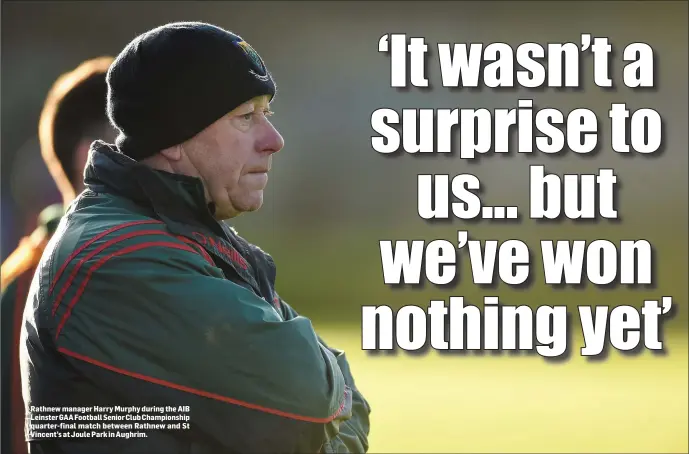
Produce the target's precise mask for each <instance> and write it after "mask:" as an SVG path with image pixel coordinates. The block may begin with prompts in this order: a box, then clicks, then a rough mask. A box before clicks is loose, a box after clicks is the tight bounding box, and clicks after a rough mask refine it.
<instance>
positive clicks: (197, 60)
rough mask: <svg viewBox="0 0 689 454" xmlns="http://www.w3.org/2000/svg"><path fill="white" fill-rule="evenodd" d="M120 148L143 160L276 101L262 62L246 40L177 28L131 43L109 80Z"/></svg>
mask: <svg viewBox="0 0 689 454" xmlns="http://www.w3.org/2000/svg"><path fill="white" fill-rule="evenodd" d="M107 82H108V117H109V118H110V121H111V122H112V124H113V125H114V126H115V127H116V128H117V129H118V130H119V132H120V134H119V136H118V137H117V140H116V145H117V148H118V149H119V150H120V152H122V153H123V154H125V155H127V156H129V157H131V158H133V159H136V160H139V159H143V158H146V157H149V156H152V155H154V154H155V153H157V152H159V151H160V150H163V149H165V148H168V147H171V146H174V145H177V144H180V143H182V142H184V141H186V140H188V139H190V138H192V137H194V136H195V135H196V134H198V133H199V132H201V131H203V130H204V129H205V128H207V127H208V126H210V125H211V124H213V123H214V122H215V121H217V120H218V119H219V118H221V117H222V116H223V115H226V114H227V113H229V112H230V111H232V110H233V109H235V108H236V107H238V106H240V105H241V104H243V103H245V102H247V101H249V100H250V99H252V98H254V97H256V96H261V95H269V96H270V98H271V99H272V98H273V96H275V83H274V81H273V78H272V76H271V74H270V73H269V72H268V70H267V68H266V66H265V64H264V63H263V60H262V59H261V57H260V56H259V55H258V53H256V51H255V50H254V49H253V48H252V47H251V46H250V45H249V44H248V43H247V42H246V41H244V40H243V39H242V38H241V37H239V36H237V35H236V34H233V33H231V32H229V31H227V30H224V29H222V28H220V27H217V26H214V25H210V24H206V23H202V22H177V23H171V24H167V25H163V26H161V27H157V28H154V29H153V30H150V31H148V32H146V33H144V34H142V35H140V36H138V37H136V38H134V40H132V41H131V42H130V43H129V44H128V45H127V46H126V47H125V48H124V49H123V50H122V52H121V53H120V54H119V55H118V56H117V57H116V58H115V61H114V62H113V63H112V65H111V66H110V69H109V70H108V74H107Z"/></svg>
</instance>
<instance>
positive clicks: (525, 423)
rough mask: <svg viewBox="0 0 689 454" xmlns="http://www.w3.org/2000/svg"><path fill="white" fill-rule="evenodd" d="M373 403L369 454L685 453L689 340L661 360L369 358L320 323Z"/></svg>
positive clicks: (352, 339)
mask: <svg viewBox="0 0 689 454" xmlns="http://www.w3.org/2000/svg"><path fill="white" fill-rule="evenodd" d="M317 329H318V330H319V332H320V333H321V335H322V336H323V337H324V339H326V341H327V342H328V343H330V344H332V345H333V346H336V347H338V348H342V349H344V350H345V351H346V353H347V357H348V358H349V361H350V364H351V366H352V371H353V373H354V375H355V379H356V381H357V385H358V386H359V388H360V389H361V391H362V393H364V395H365V396H366V398H367V399H368V400H369V402H370V404H371V407H372V413H371V434H370V439H369V441H370V451H369V452H372V453H392V452H399V453H401V452H414V453H420V452H426V453H431V452H433V453H440V452H454V453H457V452H532V453H533V452H684V453H686V452H688V450H689V445H688V440H687V438H688V429H687V428H688V427H689V421H688V418H687V415H688V413H689V407H688V403H687V402H688V395H687V388H688V384H689V376H688V373H687V368H688V360H687V359H688V356H687V354H688V351H687V336H686V333H685V332H682V331H676V332H671V333H668V334H667V339H666V342H667V343H666V346H667V347H668V349H669V350H668V355H667V356H654V355H651V354H650V353H644V354H641V355H639V356H637V357H627V356H622V355H620V354H618V353H616V352H614V351H613V352H611V353H610V356H609V358H608V359H607V360H605V361H601V362H589V361H587V360H586V359H583V358H581V357H580V356H578V349H577V348H578V347H579V346H581V345H582V343H581V339H577V338H576V337H575V338H574V342H575V344H574V346H575V348H574V349H573V350H572V357H571V359H570V360H569V361H567V362H562V363H549V362H547V361H545V360H544V359H543V358H540V357H538V356H528V357H527V356H521V357H506V356H482V357H480V356H471V355H464V356H441V355H438V354H437V353H435V352H431V353H429V354H427V355H426V356H408V355H407V354H405V353H404V352H402V353H400V354H398V355H397V356H386V355H377V356H369V355H368V353H367V352H364V351H362V350H361V340H360V339H361V336H360V332H359V331H358V328H357V327H356V326H354V327H333V326H327V325H325V326H324V327H317Z"/></svg>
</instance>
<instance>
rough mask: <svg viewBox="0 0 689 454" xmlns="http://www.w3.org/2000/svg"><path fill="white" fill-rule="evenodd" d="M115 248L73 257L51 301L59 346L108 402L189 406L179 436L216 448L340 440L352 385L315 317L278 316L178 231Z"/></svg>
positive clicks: (291, 446) (309, 445)
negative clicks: (109, 395)
mask: <svg viewBox="0 0 689 454" xmlns="http://www.w3.org/2000/svg"><path fill="white" fill-rule="evenodd" d="M117 246H118V248H117V250H107V251H105V252H107V254H105V252H104V253H102V254H99V255H98V256H96V257H93V258H87V259H82V260H79V257H77V258H76V259H74V260H73V261H72V263H71V264H70V266H68V267H67V268H66V271H65V272H64V273H63V276H75V278H74V279H73V280H72V282H71V283H70V282H69V278H68V277H63V278H61V279H60V280H59V282H57V285H55V291H54V292H53V293H52V294H51V297H50V306H54V305H56V307H57V310H56V312H55V314H54V318H55V323H54V326H55V330H54V337H55V339H56V345H57V349H58V351H59V352H60V353H61V354H62V355H63V356H64V358H65V359H66V360H67V361H69V362H70V363H71V364H72V365H73V366H74V368H76V370H78V372H79V375H80V376H81V377H82V379H83V380H86V381H88V382H91V383H96V384H97V386H98V387H99V388H100V389H102V390H107V392H108V393H112V396H113V401H114V402H115V403H114V404H112V405H122V406H128V405H132V406H162V407H164V406H185V405H188V406H189V407H190V413H189V417H190V421H189V423H190V425H191V429H190V430H188V431H186V432H181V433H180V434H179V435H178V436H180V437H188V438H189V440H190V443H194V442H200V441H199V440H203V443H204V444H206V445H208V443H212V444H213V446H215V449H213V451H214V452H218V451H222V452H225V451H231V452H272V453H277V452H317V451H319V450H320V449H322V447H323V446H324V444H326V443H327V442H328V441H329V440H332V439H335V437H336V436H337V435H338V433H339V430H340V428H341V427H342V426H341V424H342V422H343V421H346V420H348V419H349V418H350V417H351V415H352V403H353V400H352V399H353V392H352V390H351V389H350V388H349V387H348V386H347V385H346V383H345V381H346V380H345V376H344V374H343V372H342V370H341V368H340V367H339V365H338V357H337V356H336V355H335V354H333V353H332V352H331V350H329V349H327V348H326V347H325V346H323V345H322V344H320V343H319V340H318V337H317V335H316V334H315V332H314V330H313V327H312V325H311V322H310V321H309V320H308V319H306V318H303V317H296V318H293V319H291V320H283V318H282V317H281V316H280V314H279V313H278V312H277V310H276V309H275V308H274V306H273V305H272V304H270V303H269V302H267V301H265V300H264V299H262V298H260V297H258V296H257V295H256V294H254V293H253V292H252V291H250V290H247V289H245V288H243V287H242V286H240V285H237V284H235V283H233V282H231V281H228V280H226V279H224V277H223V275H222V272H221V270H220V269H218V268H216V267H215V266H213V265H212V263H209V262H208V261H207V259H204V256H202V255H200V254H199V253H198V252H197V251H196V250H194V249H192V248H191V247H189V246H188V245H187V244H185V243H183V242H182V241H178V240H177V239H175V238H169V237H168V238H164V239H163V240H157V239H151V238H150V237H149V238H146V241H143V240H137V239H132V240H126V241H122V242H121V243H118V245H117ZM113 248H114V246H113ZM79 263H81V265H82V266H81V267H80V268H78V266H79V265H77V264H79ZM63 287H64V288H66V290H64V291H63V290H61V289H62V288H63ZM60 293H62V294H63V297H62V298H61V299H60V301H56V295H59V294H60ZM357 405H358V404H357ZM348 430H349V429H348Z"/></svg>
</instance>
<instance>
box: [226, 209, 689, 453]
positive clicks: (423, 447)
mask: <svg viewBox="0 0 689 454" xmlns="http://www.w3.org/2000/svg"><path fill="white" fill-rule="evenodd" d="M678 206H680V205H679V203H666V204H661V203H658V204H656V208H655V210H656V211H652V210H650V209H649V210H648V211H647V212H644V213H643V216H641V215H639V216H637V217H636V218H635V219H631V220H629V221H628V222H627V223H625V224H623V225H615V224H608V223H600V224H581V225H572V224H567V223H564V224H536V223H534V222H524V223H521V224H515V225H511V226H509V228H506V227H505V226H492V225H481V226H471V225H465V224H461V223H452V224H443V225H435V226H429V225H428V224H426V223H424V222H422V221H418V220H416V221H408V222H405V223H404V224H401V225H399V226H393V225H389V224H388V225H375V224H374V223H367V225H366V229H363V228H361V227H359V226H357V228H354V227H352V226H351V225H350V226H348V225H343V226H337V225H327V228H325V227H324V226H323V225H321V224H318V223H314V224H313V225H308V226H303V223H302V224H300V226H299V228H298V229H297V228H290V226H282V225H279V226H276V225H275V224H272V223H270V222H266V223H265V224H264V225H263V227H262V228H258V227H256V225H259V224H254V225H251V227H250V228H247V229H246V230H244V229H242V227H241V226H240V228H239V232H240V234H245V235H246V236H247V237H248V239H249V240H250V241H253V242H255V243H256V244H259V245H261V247H263V248H265V249H266V250H267V251H269V252H270V253H271V254H272V255H273V257H274V258H275V261H276V263H277V264H278V273H277V289H278V292H280V294H281V296H282V297H283V298H285V299H286V300H287V302H289V303H290V304H292V305H293V306H294V307H295V309H296V310H297V311H299V312H300V313H301V314H303V315H305V316H307V317H309V318H310V319H311V320H312V321H313V322H314V326H315V327H316V329H317V330H318V332H319V334H320V335H321V336H322V337H323V338H324V339H325V340H326V341H327V342H328V343H329V344H331V345H332V346H334V347H338V348H341V349H344V350H345V351H346V352H347V356H348V358H349V361H350V363H351V366H352V371H353V373H354V376H355V378H356V381H357V385H358V386H359V387H360V389H361V391H362V392H363V393H364V395H365V396H366V398H367V399H368V400H369V402H370V403H371V406H372V413H371V425H372V427H371V434H370V439H369V441H370V452H372V453H401V452H413V453H421V452H424V453H441V452H454V453H457V452H473V453H476V452H530V453H534V452H551V453H552V452H570V453H580V452H597V453H600V452H617V453H620V452H636V453H638V452H656V453H658V452H683V453H687V452H689V441H688V427H689V420H688V413H689V404H688V399H689V393H688V387H689V373H688V368H689V358H688V354H689V351H688V349H687V324H688V321H689V320H688V317H687V315H688V311H687V294H688V288H687V276H688V272H687V250H688V244H687V240H688V237H687V217H686V213H685V212H684V211H682V210H683V209H682V210H680V209H678V208H677V207H678ZM682 206H684V205H682ZM672 212H674V213H675V214H674V215H672ZM267 219H270V218H269V217H267ZM668 219H674V220H673V221H672V222H668V221H666V220H668ZM659 220H662V221H659ZM462 229H468V230H469V231H470V233H471V235H472V237H473V238H475V239H499V240H505V239H511V238H519V239H521V240H523V241H524V242H526V243H527V244H528V245H529V246H530V248H531V250H532V251H533V252H534V261H533V269H532V271H533V273H534V283H533V285H532V286H531V287H530V288H528V289H522V290H518V289H514V288H510V287H509V286H507V285H504V284H498V285H497V286H496V287H495V288H494V289H491V290H487V289H481V288H479V287H477V286H475V285H473V284H472V282H471V276H470V267H469V263H468V260H467V258H466V254H465V255H464V256H463V260H462V263H461V264H460V268H459V269H460V274H461V280H460V282H459V283H458V285H457V286H456V287H453V288H450V289H439V288H436V287H434V286H433V285H426V286H425V288H423V289H411V288H406V289H392V288H390V287H388V286H386V285H385V284H384V283H383V279H382V267H381V261H380V254H379V250H378V240H380V239H425V240H431V239H437V238H443V239H449V240H450V241H452V239H453V238H456V235H457V230H462ZM598 238H605V239H608V240H610V241H614V242H618V241H620V240H622V239H640V238H643V239H647V240H649V241H651V242H652V244H653V246H654V250H655V269H654V271H655V279H654V284H655V285H654V286H650V287H640V288H629V287H624V286H621V287H617V288H608V289H602V288H596V287H595V286H593V285H587V286H585V288H579V289H574V288H571V287H569V288H565V289H554V288H552V287H551V286H547V285H544V284H543V266H542V262H541V260H540V257H539V256H540V254H539V253H538V251H539V241H540V240H544V239H549V240H560V239H569V240H575V239H583V240H589V241H590V240H593V239H598ZM488 295H497V296H499V297H500V301H501V302H502V303H503V304H508V305H522V304H526V305H529V306H531V307H533V308H535V307H538V306H540V305H544V304H548V305H552V304H557V305H566V306H567V307H568V309H569V311H570V313H571V314H572V315H573V324H572V327H571V328H572V333H573V338H572V340H571V342H572V345H571V347H572V348H571V353H572V354H571V357H570V359H569V360H567V361H564V362H560V363H551V362H548V361H546V360H545V359H543V358H541V357H539V356H518V357H514V356H492V355H487V356H475V355H448V356H442V355H439V354H438V353H435V352H430V353H428V354H426V355H424V356H411V355H408V354H407V353H404V352H400V353H398V354H397V355H396V356H389V355H375V356H371V355H369V354H368V353H367V352H363V351H362V350H361V332H360V326H361V324H360V323H361V320H360V318H361V309H360V307H361V305H363V304H373V305H383V304H385V305H389V306H390V307H392V308H393V309H398V308H400V307H402V306H404V305H408V304H414V305H419V306H422V307H425V306H427V305H428V302H429V300H430V299H435V298H438V299H443V300H445V301H447V298H448V297H449V296H464V297H466V298H467V300H468V302H469V304H473V305H478V306H479V307H481V306H482V298H483V297H484V296H488ZM668 295H669V296H672V297H673V305H674V306H675V309H676V313H675V316H674V318H672V319H671V320H669V321H667V323H664V328H665V336H664V341H665V347H666V348H667V349H668V354H667V355H666V356H655V355H652V354H650V353H648V352H645V353H643V354H641V355H639V356H633V357H630V356H622V355H620V354H619V353H617V352H615V351H614V350H611V351H610V354H609V357H608V358H607V359H606V360H603V361H596V362H591V361H588V360H586V359H585V358H582V357H581V356H579V348H580V347H581V346H582V345H583V342H582V339H581V335H580V333H581V329H580V326H579V324H578V323H577V319H578V317H577V316H576V314H577V309H576V307H577V306H579V305H593V306H596V305H607V306H610V307H615V306H620V305H631V306H634V307H640V306H641V305H642V304H643V301H644V299H659V298H660V297H661V296H668Z"/></svg>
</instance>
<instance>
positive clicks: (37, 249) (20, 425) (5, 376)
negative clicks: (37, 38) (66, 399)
mask: <svg viewBox="0 0 689 454" xmlns="http://www.w3.org/2000/svg"><path fill="white" fill-rule="evenodd" d="M112 60H113V59H112V58H111V57H107V56H104V57H98V58H94V59H91V60H87V61H85V62H83V63H81V64H80V65H79V66H77V67H76V68H75V69H73V70H72V71H69V72H67V73H65V74H63V75H61V76H60V77H59V78H58V79H57V80H56V81H55V83H54V84H53V86H52V88H51V89H50V92H49V94H48V96H47V99H46V101H45V104H44V107H43V111H42V112H41V117H40V120H39V142H40V147H41V154H42V156H43V159H44V161H45V163H46V166H47V167H48V170H49V172H50V174H51V176H52V177H53V179H54V180H55V183H56V185H57V188H58V190H59V191H60V193H61V195H62V200H63V204H55V205H51V206H49V207H47V208H45V209H44V210H43V211H41V213H40V215H39V216H38V226H37V227H36V229H35V230H34V231H33V232H32V233H31V234H30V235H27V236H25V237H23V238H22V239H21V241H20V242H19V245H18V247H17V248H16V249H15V250H14V251H13V252H12V253H11V254H10V256H9V257H8V258H7V260H5V262H4V263H3V264H2V268H1V273H0V274H1V276H0V283H1V285H2V287H1V290H2V303H1V304H2V318H1V319H2V329H1V332H2V371H3V372H2V402H3V405H2V421H3V422H2V452H3V453H12V454H23V453H25V452H27V447H26V441H25V439H24V402H23V401H22V395H21V382H20V375H19V329H20V324H21V317H22V313H23V311H24V303H25V301H26V296H27V292H28V290H29V284H30V282H31V278H32V276H33V273H34V270H35V268H36V265H37V264H38V261H39V259H40V257H41V255H42V254H43V250H44V248H45V246H46V244H47V242H48V240H49V239H50V237H51V236H52V234H53V232H54V231H55V228H56V227H57V225H58V222H59V220H60V218H61V216H62V214H63V212H64V209H65V207H66V206H68V205H69V204H70V203H71V201H72V200H73V199H74V197H75V195H76V194H77V193H78V192H81V190H82V188H83V178H84V177H83V171H84V166H85V164H86V158H87V153H88V150H89V146H90V144H91V143H92V142H93V141H94V140H96V139H99V138H103V139H106V140H107V139H108V138H111V137H114V132H113V131H114V130H113V128H112V126H111V125H110V123H109V120H108V117H107V114H106V104H105V101H106V95H107V85H106V82H105V74H106V72H107V69H108V66H110V63H111V62H112Z"/></svg>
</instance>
